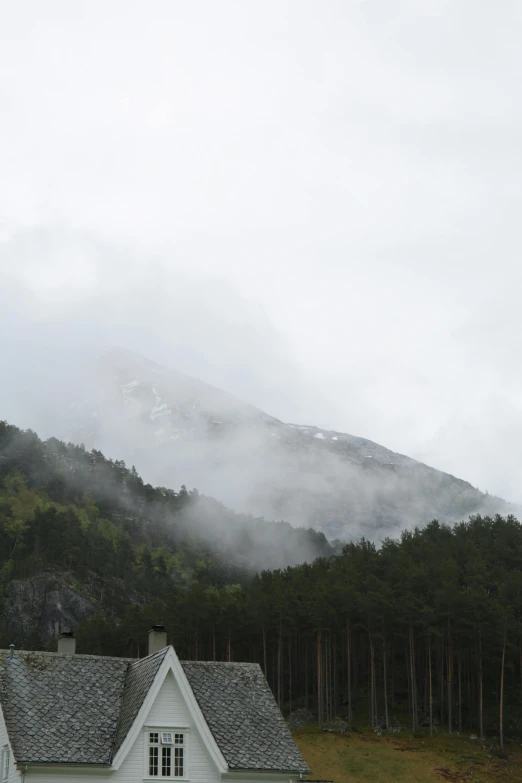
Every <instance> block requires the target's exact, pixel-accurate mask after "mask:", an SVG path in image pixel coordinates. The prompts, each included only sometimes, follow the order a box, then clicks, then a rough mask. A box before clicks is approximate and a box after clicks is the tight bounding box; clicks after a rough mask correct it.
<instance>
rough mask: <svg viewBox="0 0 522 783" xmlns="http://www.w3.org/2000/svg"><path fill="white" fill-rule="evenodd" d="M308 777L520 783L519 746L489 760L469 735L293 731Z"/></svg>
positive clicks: (388, 782) (362, 782) (340, 782)
mask: <svg viewBox="0 0 522 783" xmlns="http://www.w3.org/2000/svg"><path fill="white" fill-rule="evenodd" d="M294 737H295V739H296V742H297V744H298V745H299V747H300V749H301V752H302V753H303V756H304V757H305V759H306V761H307V763H308V766H309V767H310V769H311V770H312V775H311V777H312V778H318V779H325V780H333V781H334V783H442V781H447V782H448V783H468V781H469V783H520V781H522V751H521V749H520V745H519V746H518V747H517V745H515V744H511V745H509V746H508V747H507V749H508V752H509V756H510V758H509V761H507V762H506V761H501V760H499V759H497V758H491V757H489V754H488V753H487V752H485V751H483V750H481V748H480V744H479V742H478V741H476V740H471V739H470V738H469V735H461V736H459V735H457V734H453V735H451V736H449V735H447V734H444V733H440V734H439V735H437V736H435V737H429V736H428V735H427V734H426V735H425V736H424V735H422V734H420V735H418V736H416V737H413V736H412V734H411V732H403V733H401V734H393V735H386V734H383V735H382V736H381V737H378V736H376V735H375V734H373V733H371V732H367V733H358V732H347V733H346V734H343V735H341V734H330V733H327V732H323V731H320V730H319V728H318V727H317V726H312V727H307V728H306V729H300V730H296V731H294Z"/></svg>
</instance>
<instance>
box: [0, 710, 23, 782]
mask: <svg viewBox="0 0 522 783" xmlns="http://www.w3.org/2000/svg"><path fill="white" fill-rule="evenodd" d="M4 745H9V753H10V758H9V783H19V781H20V779H21V775H20V773H19V772H18V770H17V769H16V765H15V760H14V756H13V749H12V747H11V743H10V742H9V739H8V737H7V729H6V727H5V721H4V713H3V712H2V708H1V707H0V751H1V750H2V748H3V747H4ZM1 773H2V770H0V783H1V780H2V778H1Z"/></svg>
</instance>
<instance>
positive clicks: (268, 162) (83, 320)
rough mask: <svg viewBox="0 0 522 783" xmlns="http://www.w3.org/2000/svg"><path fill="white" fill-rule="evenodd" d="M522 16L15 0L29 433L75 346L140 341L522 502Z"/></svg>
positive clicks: (18, 254) (279, 411)
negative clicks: (521, 364) (521, 297)
mask: <svg viewBox="0 0 522 783" xmlns="http://www.w3.org/2000/svg"><path fill="white" fill-rule="evenodd" d="M519 24H520V9H519V7H518V5H517V4H515V3H511V2H508V3H504V4H503V5H502V8H495V9H493V8H492V7H487V6H483V7H480V8H479V7H477V4H476V3H472V2H471V0H466V1H465V2H462V3H459V4H458V6H457V5H455V4H454V3H449V2H442V3H439V2H437V3H435V2H430V3H423V4H422V6H421V5H419V4H418V3H416V2H413V1H412V2H410V1H408V2H404V3H401V4H400V5H393V4H390V3H387V2H384V0H379V1H376V2H353V3H346V2H341V0H339V1H336V0H331V1H330V2H327V3H323V4H321V5H320V6H319V5H318V4H317V3H314V2H307V1H305V2H297V0H296V1H293V0H288V2H275V0H273V2H270V1H269V2H266V3H263V4H262V5H261V4H259V5H257V6H256V5H254V4H245V3H241V2H236V1H235V0H229V1H228V2H224V3H220V4H215V3H212V2H210V1H209V2H205V1H204V0H200V1H199V2H195V3H191V4H188V5H187V4H185V5H183V4H180V3H177V4H173V3H171V2H167V0H160V1H159V2H157V3H156V4H155V6H154V12H152V11H151V10H150V9H149V8H145V6H140V5H139V4H130V6H129V4H124V3H123V2H120V1H119V0H115V2H113V3H111V4H110V6H109V7H108V6H107V4H102V3H100V2H91V3H80V4H76V5H74V6H72V5H71V4H70V3H66V2H65V0H53V1H52V2H49V3H46V4H45V5H42V4H41V3H37V2H35V0H22V2H19V3H16V4H11V6H10V8H9V9H8V11H7V13H6V14H4V19H3V24H2V30H1V31H0V74H2V77H0V111H1V113H2V122H1V124H0V170H1V171H2V178H1V181H0V237H1V238H2V239H1V240H0V241H1V244H0V270H1V273H2V276H3V277H2V291H1V293H0V297H1V304H2V313H1V314H0V322H1V324H2V329H3V334H4V335H8V336H9V339H8V340H7V341H6V342H7V346H6V348H5V353H6V355H7V356H8V358H9V361H8V367H7V369H6V373H7V375H6V378H8V379H9V384H4V389H3V391H2V396H1V398H0V401H1V402H2V404H3V405H4V407H5V409H6V410H8V411H12V414H13V416H16V417H18V421H17V422H16V423H19V424H21V425H23V424H24V422H26V421H28V420H29V419H30V418H31V415H32V413H33V412H34V410H35V409H36V408H37V407H38V405H39V403H38V396H40V397H42V396H43V395H44V389H43V388H42V387H45V382H44V380H43V379H45V378H47V377H49V375H50V373H55V374H57V375H58V376H59V377H60V379H61V380H60V382H61V383H62V384H63V385H64V386H66V384H67V382H68V381H67V375H68V373H67V371H66V369H65V368H66V367H67V366H68V365H67V362H65V363H64V360H63V356H64V355H67V356H69V357H75V356H76V357H78V356H79V357H81V355H82V353H88V352H89V351H92V350H94V346H95V345H97V344H100V343H105V344H107V343H117V344H123V345H126V346H128V347H131V348H134V349H135V350H138V351H139V352H140V353H143V354H145V355H148V356H150V357H151V358H153V359H157V360H158V361H160V362H162V363H165V364H169V365H174V366H176V367H178V368H179V369H181V370H183V371H185V372H187V373H189V374H193V375H197V376H200V377H203V378H204V379H205V380H208V381H209V382H211V383H215V384H217V385H219V386H222V387H224V388H226V389H228V390H229V391H231V392H233V393H235V394H237V395H238V396H240V397H243V398H245V399H248V400H249V401H251V402H253V403H254V404H256V405H258V406H260V407H262V408H264V409H266V410H267V411H268V412H269V413H272V414H274V415H275V416H278V417H280V418H285V419H289V420H292V419H293V420H297V421H305V422H311V423H315V424H317V425H318V426H322V427H325V428H335V429H338V430H346V431H350V432H353V433H355V434H360V435H364V436H366V437H369V438H372V439H374V440H376V441H379V442H382V443H384V444H386V445H387V446H390V447H391V448H393V449H395V450H399V451H402V452H405V453H409V454H411V455H412V456H417V457H419V458H422V459H425V460H426V461H428V462H430V463H431V464H433V465H435V466H436V467H441V468H444V469H446V470H449V471H451V472H452V473H455V474H456V475H459V476H462V477H464V478H467V479H469V480H470V481H471V482H472V483H474V484H478V485H480V487H481V488H483V489H489V490H490V491H492V492H497V493H502V494H505V495H507V496H508V497H509V498H513V499H515V500H517V499H519V490H518V475H519V472H520V460H519V456H518V451H517V443H518V441H519V439H520V438H519V436H520V435H522V432H521V427H520V405H521V403H520V399H521V393H522V389H521V386H522V377H521V375H520V372H519V370H518V369H517V365H518V362H517V352H518V337H517V335H518V332H519V331H520V330H519V329H518V322H517V301H516V291H517V288H518V287H519V285H520V282H521V281H520V271H519V267H520V264H519V260H518V256H519V254H520V238H519V231H518V222H519V207H520V184H519V183H520V180H521V173H522V172H521V163H522V158H521V153H520V149H519V147H520V144H519V138H520V132H521V130H522V127H521V125H522V110H521V109H520V102H519V101H518V100H517V97H516V96H518V91H519V86H518V81H517V74H518V72H519V70H520V66H521V65H522V63H521V62H520V60H521V58H522V54H521V53H520V50H519V46H518V38H517V35H518V29H519ZM6 276H7V277H6ZM59 357H62V358H59ZM71 361H72V359H71ZM79 364H81V362H79ZM69 366H71V365H69ZM60 368H62V369H60ZM31 373H36V376H34V375H31ZM33 377H37V378H38V379H39V381H38V382H37V383H36V384H35V382H34V380H32V378H33ZM35 387H36V388H37V389H38V395H37V396H36V397H35V395H34V389H35ZM15 390H16V391H15ZM29 414H31V415H29ZM40 418H41V417H40Z"/></svg>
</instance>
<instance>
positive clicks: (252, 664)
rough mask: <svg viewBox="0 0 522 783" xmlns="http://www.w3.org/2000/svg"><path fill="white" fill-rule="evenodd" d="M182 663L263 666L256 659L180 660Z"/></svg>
mask: <svg viewBox="0 0 522 783" xmlns="http://www.w3.org/2000/svg"><path fill="white" fill-rule="evenodd" d="M180 663H181V665H182V666H184V665H185V664H186V663H188V664H190V665H191V666H197V665H198V664H201V665H203V666H244V667H246V666H248V667H251V666H255V667H257V668H259V669H260V668H261V666H260V665H259V663H257V662H256V661H180Z"/></svg>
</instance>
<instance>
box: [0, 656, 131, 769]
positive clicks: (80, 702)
mask: <svg viewBox="0 0 522 783" xmlns="http://www.w3.org/2000/svg"><path fill="white" fill-rule="evenodd" d="M128 667H129V662H128V660H126V659H124V658H106V657H102V656H97V655H64V654H60V653H46V652H25V651H20V652H18V651H17V652H15V653H14V655H13V657H12V658H11V657H10V653H9V652H8V651H5V650H4V651H1V652H0V699H1V702H2V710H3V713H4V719H5V722H6V726H7V733H8V735H9V739H10V741H11V745H12V747H13V752H14V755H15V758H16V760H17V761H18V762H24V761H25V762H35V761H39V762H53V761H54V762H69V763H84V764H109V763H110V761H111V755H112V745H113V741H114V737H115V734H116V728H117V725H118V718H119V715H120V706H121V703H122V697H123V689H124V685H125V678H126V674H127V669H128Z"/></svg>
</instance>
